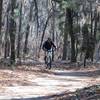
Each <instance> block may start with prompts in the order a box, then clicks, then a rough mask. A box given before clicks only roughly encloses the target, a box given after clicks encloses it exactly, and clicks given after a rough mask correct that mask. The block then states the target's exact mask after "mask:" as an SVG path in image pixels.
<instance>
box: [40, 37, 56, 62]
mask: <svg viewBox="0 0 100 100" xmlns="http://www.w3.org/2000/svg"><path fill="white" fill-rule="evenodd" d="M42 49H43V50H44V51H45V57H44V60H45V63H46V52H48V51H52V50H53V49H56V46H55V44H54V43H53V41H52V40H51V38H48V39H47V40H46V41H45V42H44V43H43V47H42Z"/></svg>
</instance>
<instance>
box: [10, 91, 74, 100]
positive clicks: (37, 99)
mask: <svg viewBox="0 0 100 100" xmlns="http://www.w3.org/2000/svg"><path fill="white" fill-rule="evenodd" d="M70 94H73V93H72V92H67V93H66V92H63V93H61V94H57V95H50V96H41V97H34V98H25V99H24V98H23V99H11V100H58V98H60V97H69V95H70ZM66 100H69V99H66Z"/></svg>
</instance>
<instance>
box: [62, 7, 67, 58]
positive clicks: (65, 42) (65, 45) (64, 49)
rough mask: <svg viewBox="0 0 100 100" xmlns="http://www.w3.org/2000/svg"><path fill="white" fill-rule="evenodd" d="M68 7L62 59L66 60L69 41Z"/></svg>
mask: <svg viewBox="0 0 100 100" xmlns="http://www.w3.org/2000/svg"><path fill="white" fill-rule="evenodd" d="M67 23H68V21H67V9H66V16H65V27H64V40H63V42H64V44H63V57H62V60H66V57H67V42H68V39H67V38H68V28H67Z"/></svg>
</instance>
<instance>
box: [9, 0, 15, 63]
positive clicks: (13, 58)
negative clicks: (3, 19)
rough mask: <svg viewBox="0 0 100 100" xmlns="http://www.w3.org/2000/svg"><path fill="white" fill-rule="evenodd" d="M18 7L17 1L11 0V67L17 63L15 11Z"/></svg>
mask: <svg viewBox="0 0 100 100" xmlns="http://www.w3.org/2000/svg"><path fill="white" fill-rule="evenodd" d="M15 6H16V1H15V0H11V6H10V7H11V17H10V25H9V34H10V44H11V56H10V63H11V65H12V64H14V63H15V32H16V31H15V30H16V22H15V20H14V9H15Z"/></svg>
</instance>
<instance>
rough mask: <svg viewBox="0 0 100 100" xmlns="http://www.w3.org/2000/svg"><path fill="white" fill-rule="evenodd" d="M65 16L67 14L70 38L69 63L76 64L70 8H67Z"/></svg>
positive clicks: (71, 11)
mask: <svg viewBox="0 0 100 100" xmlns="http://www.w3.org/2000/svg"><path fill="white" fill-rule="evenodd" d="M67 14H68V25H69V35H70V37H71V62H76V56H75V35H74V32H73V10H72V9H70V8H67Z"/></svg>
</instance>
